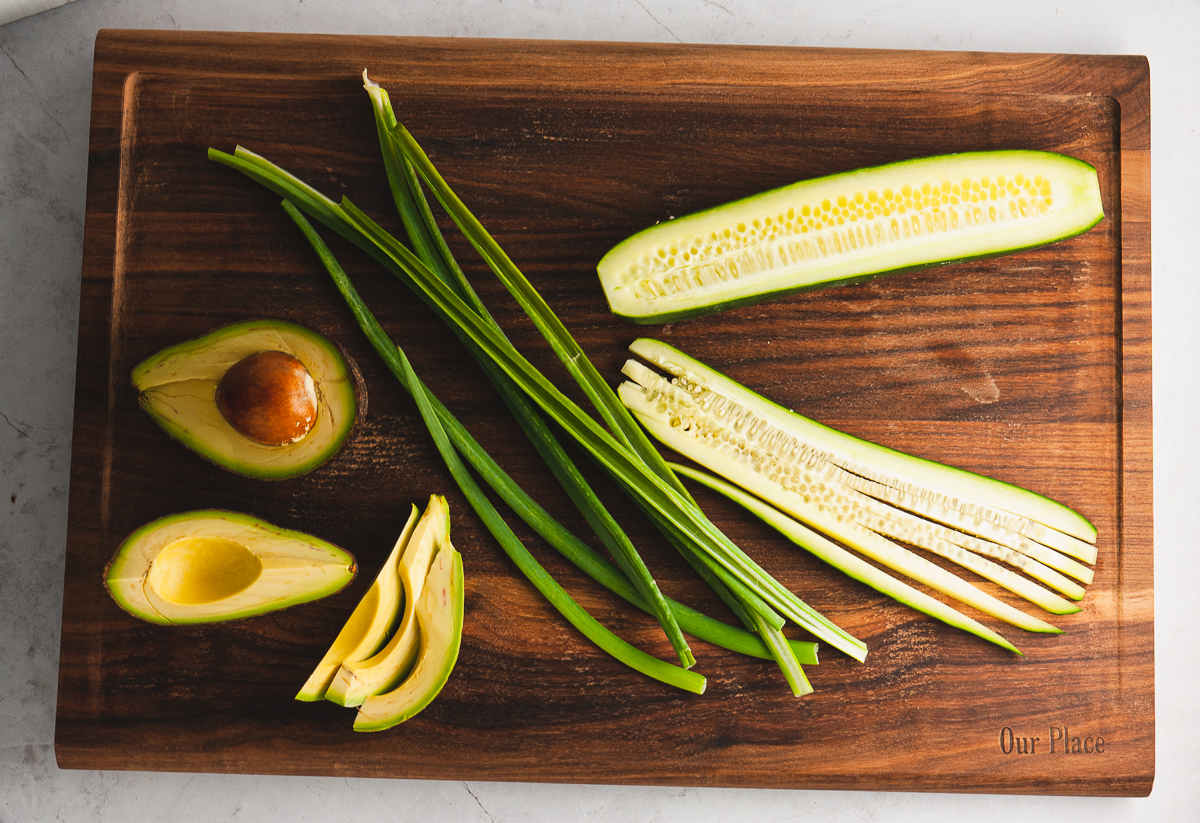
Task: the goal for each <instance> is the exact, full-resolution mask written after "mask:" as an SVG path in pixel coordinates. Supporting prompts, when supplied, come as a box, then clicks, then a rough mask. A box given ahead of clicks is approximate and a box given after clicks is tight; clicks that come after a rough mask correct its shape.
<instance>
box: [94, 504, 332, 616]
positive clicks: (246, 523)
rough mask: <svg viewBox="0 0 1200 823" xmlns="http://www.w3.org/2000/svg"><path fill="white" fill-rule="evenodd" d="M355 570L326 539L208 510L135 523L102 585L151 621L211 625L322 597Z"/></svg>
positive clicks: (134, 612)
mask: <svg viewBox="0 0 1200 823" xmlns="http://www.w3.org/2000/svg"><path fill="white" fill-rule="evenodd" d="M355 572H356V567H355V563H354V557H353V555H351V554H350V553H349V552H347V551H345V550H344V549H341V548H338V547H337V546H335V545H333V544H332V543H328V542H326V541H324V540H321V539H319V538H316V537H313V536H311V535H308V534H304V533H302V532H298V531H292V530H289V529H282V528H279V527H278V526H273V525H271V524H270V523H267V522H265V521H262V520H259V519H258V518H255V517H252V516H251V515H248V514H241V513H238V512H229V511H220V510H216V509H208V510H202V511H192V512H183V513H181V514H174V515H169V516H167V517H163V518H160V519H158V520H155V521H153V522H151V523H147V524H146V525H145V526H142V527H141V528H139V529H137V530H136V531H135V532H133V534H131V535H129V537H127V538H126V539H125V541H124V542H123V543H121V545H120V547H118V548H117V551H116V553H115V554H114V555H113V558H112V560H111V561H110V562H109V564H108V568H106V569H105V571H104V585H105V586H106V587H107V588H108V592H109V594H111V595H112V598H113V600H115V601H116V602H117V604H118V605H119V606H120V607H121V608H123V609H124V610H125V611H127V612H129V613H130V614H132V615H133V616H135V617H140V618H141V619H143V620H148V621H150V622H151V623H161V624H167V625H174V624H180V623H216V622H219V621H222V620H236V619H239V618H243V617H252V616H255V615H259V614H265V613H266V612H271V611H275V610H277V609H284V608H287V607H289V606H295V605H298V604H300V603H307V602H310V601H312V600H317V599H319V598H322V597H327V596H328V595H331V594H334V593H335V592H338V591H341V589H342V588H344V587H345V586H346V585H347V584H348V583H350V581H351V580H353V579H354V575H355Z"/></svg>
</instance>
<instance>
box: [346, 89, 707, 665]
mask: <svg viewBox="0 0 1200 823" xmlns="http://www.w3.org/2000/svg"><path fill="white" fill-rule="evenodd" d="M363 81H364V87H365V88H366V90H367V93H368V95H369V96H370V98H371V102H372V106H373V109H374V112H375V125H376V129H377V130H378V133H379V143H380V148H381V150H382V153H383V158H384V167H385V169H386V170H387V177H388V185H389V186H390V188H391V191H392V199H393V200H394V201H395V202H396V207H397V210H398V211H399V212H400V216H401V219H402V221H403V222H404V227H405V231H406V232H407V233H408V236H409V239H410V240H411V241H412V244H413V248H414V249H415V250H416V252H417V254H418V255H419V256H420V258H421V259H422V260H423V261H424V262H425V264H426V265H427V266H428V267H429V268H430V270H431V271H433V272H434V273H435V274H437V275H438V276H439V277H440V278H441V279H442V281H443V282H444V283H446V284H447V285H449V286H451V287H452V288H454V289H455V291H456V292H457V293H458V295H459V297H462V298H463V299H465V300H466V301H467V302H469V303H470V304H471V306H472V308H474V310H475V312H476V313H477V314H478V315H479V316H480V317H482V318H483V319H485V320H487V321H488V322H489V323H490V324H491V325H492V326H493V328H495V329H496V331H498V332H500V333H501V334H503V332H502V331H501V330H500V326H499V324H498V323H496V321H495V320H494V318H492V316H491V314H490V313H489V312H488V311H487V308H486V307H485V306H484V304H483V301H481V300H480V299H479V297H478V295H476V294H475V291H474V289H472V288H471V285H470V283H469V282H468V281H467V278H466V276H465V275H464V274H463V271H462V269H461V268H460V267H459V266H458V263H457V261H456V260H455V259H454V255H453V254H452V253H451V252H450V248H449V246H448V245H447V244H446V242H445V239H444V238H443V237H442V233H441V230H440V229H439V228H438V226H437V223H436V222H435V221H434V218H433V213H432V211H430V209H429V204H428V202H427V201H426V200H425V196H424V193H423V192H422V191H421V187H420V183H419V181H418V180H417V176H416V174H415V172H414V171H413V168H412V166H411V165H410V164H409V163H408V161H407V160H405V159H404V157H403V156H402V155H401V154H400V153H399V152H398V151H397V149H396V146H395V143H394V142H393V141H392V140H391V138H390V136H389V130H390V129H391V128H392V127H394V126H395V125H396V118H395V114H394V113H393V111H392V106H391V101H390V99H389V97H388V94H387V92H386V91H385V90H384V89H383V88H381V87H380V86H378V85H377V84H375V83H372V82H371V81H370V80H369V79H368V78H367V73H366V72H365V71H364V72H363ZM464 343H466V344H467V348H468V350H470V351H471V353H472V354H473V355H474V356H475V359H476V360H477V361H478V362H479V364H480V366H481V367H482V368H483V369H484V372H485V373H486V374H487V376H488V378H489V379H490V380H491V381H492V383H493V384H494V385H495V386H496V388H497V390H498V391H499V392H500V396H501V398H502V399H503V400H504V403H505V405H507V406H508V407H509V410H510V411H511V412H512V414H513V416H514V417H515V418H516V420H517V422H518V423H519V424H520V426H521V428H522V429H523V430H524V431H525V433H526V436H527V437H528V438H529V439H530V441H531V442H532V443H533V445H534V447H535V448H536V449H537V451H538V453H539V454H540V455H541V456H542V459H543V460H544V461H545V462H546V464H547V466H549V468H550V470H551V472H552V473H553V474H554V476H555V477H556V478H557V479H558V481H559V484H560V485H561V486H562V487H563V489H564V490H566V492H567V495H568V496H569V497H570V498H571V500H572V502H573V503H574V504H575V506H576V508H578V509H579V511H580V512H581V513H582V514H583V516H584V519H586V520H587V522H588V525H589V526H591V528H592V529H593V531H595V532H596V534H597V535H598V536H599V537H600V540H601V542H603V543H604V545H605V546H606V547H607V548H608V550H609V552H610V553H611V554H612V556H613V557H614V558H615V559H616V561H617V563H618V565H620V567H621V570H622V571H623V572H624V573H625V575H626V577H627V578H628V579H629V580H630V581H631V582H633V584H634V585H635V586H636V588H637V590H638V593H639V594H640V595H641V599H642V600H643V601H644V602H646V603H647V604H649V605H650V611H651V614H653V615H654V617H655V618H656V619H657V620H658V622H659V625H661V626H662V628H663V632H664V633H665V634H666V636H667V639H668V640H669V641H670V643H671V646H672V647H673V648H674V649H675V653H676V655H677V656H678V657H679V661H680V663H681V664H682V665H683V666H684V667H685V668H691V667H692V666H693V665H695V662H696V659H695V657H694V656H693V655H692V652H691V649H690V648H689V647H688V644H687V640H686V639H685V638H684V636H683V632H682V631H681V629H680V627H679V624H678V623H677V622H676V620H675V617H674V615H673V613H672V611H671V610H670V608H669V607H668V606H667V603H666V600H665V599H664V597H663V595H662V592H661V591H660V590H659V588H658V584H657V583H656V582H655V581H654V578H653V576H651V574H650V571H649V569H647V568H646V564H645V562H644V561H643V560H642V558H641V556H640V555H639V554H638V551H637V548H636V547H635V546H634V545H633V542H632V541H631V540H630V539H629V537H628V536H627V535H626V534H625V532H624V531H623V530H622V529H621V527H620V525H619V524H618V523H617V522H616V520H615V519H614V518H613V517H612V515H610V514H609V512H608V510H607V509H605V508H604V506H603V505H602V504H601V502H600V500H599V498H598V497H597V496H596V494H595V492H594V491H592V489H591V487H590V486H589V485H588V484H587V481H586V480H585V479H584V477H583V474H582V473H581V472H580V471H579V469H578V468H577V467H576V466H575V464H574V463H573V462H572V461H571V459H570V457H569V456H568V455H567V452H566V450H565V449H563V447H562V445H561V444H560V443H559V442H558V440H557V438H555V436H554V435H553V433H552V432H551V431H550V428H549V426H547V425H546V423H545V421H543V420H542V418H541V416H540V415H539V414H538V413H537V411H536V409H535V408H534V407H533V405H532V403H530V401H529V399H528V398H527V397H526V396H525V395H524V394H523V393H522V392H521V391H520V390H519V389H518V388H517V387H516V386H514V385H513V383H512V381H511V379H510V378H509V377H508V376H507V375H505V374H504V373H503V372H502V371H500V369H498V368H497V367H496V366H495V364H493V363H492V362H491V360H490V359H489V358H488V357H487V356H486V355H484V354H483V353H482V352H481V351H480V350H479V348H478V347H477V346H475V345H474V344H473V343H472V342H470V341H469V340H464Z"/></svg>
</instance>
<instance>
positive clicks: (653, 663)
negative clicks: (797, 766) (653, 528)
mask: <svg viewBox="0 0 1200 823" xmlns="http://www.w3.org/2000/svg"><path fill="white" fill-rule="evenodd" d="M283 208H284V210H285V211H287V213H288V215H289V216H290V217H291V218H292V220H293V221H295V223H296V225H297V226H299V227H300V230H301V231H302V232H303V233H304V236H305V237H306V238H307V239H308V241H309V243H310V244H311V245H312V247H313V249H314V250H315V251H316V252H317V255H318V257H320V259H321V262H322V263H323V264H324V265H325V268H326V270H327V271H328V272H329V274H330V276H331V277H332V278H333V280H334V283H335V284H336V285H337V287H338V290H339V291H341V292H342V295H343V296H344V297H345V298H346V300H347V302H349V303H350V304H351V306H352V307H354V308H357V309H358V310H365V304H363V302H362V299H361V298H360V297H359V296H358V294H357V292H356V291H355V290H354V286H353V284H351V283H350V279H349V278H348V277H347V276H346V273H345V271H344V270H343V269H342V267H341V266H340V265H339V264H338V262H337V260H336V259H335V258H334V257H333V254H332V252H330V251H329V247H328V246H326V245H325V242H324V241H323V240H322V239H321V238H320V236H319V235H318V234H317V233H316V230H315V229H314V228H313V227H312V224H311V223H309V222H308V220H306V219H305V217H304V215H303V214H301V213H300V211H299V210H298V209H297V208H296V207H295V206H294V205H293V204H292V203H290V202H288V201H286V200H285V201H284V202H283ZM355 313H356V314H357V313H358V311H356V312H355ZM368 314H369V312H368ZM360 322H361V321H360ZM368 325H374V327H376V328H378V322H377V321H374V318H371V322H370V323H369V324H368ZM391 349H392V351H394V352H395V356H394V357H393V358H388V362H389V366H393V365H394V366H396V367H398V368H395V369H393V373H395V374H396V377H397V378H398V379H399V380H400V381H401V383H402V385H403V386H404V387H405V389H407V390H408V392H409V394H411V395H412V397H413V399H414V400H415V401H416V403H417V408H418V410H419V411H420V413H421V418H422V419H423V420H424V421H425V425H426V428H428V430H429V434H430V436H432V437H433V440H434V443H435V444H436V445H437V449H438V452H439V453H440V454H441V456H442V459H443V460H444V461H445V463H446V467H447V468H448V469H449V470H450V473H451V475H453V477H454V480H455V482H456V483H458V486H459V488H460V489H462V492H463V494H464V495H465V496H466V498H467V501H468V502H469V503H470V504H471V507H472V508H473V509H474V510H475V513H476V514H477V515H479V518H480V520H482V521H483V523H484V525H485V526H486V527H487V529H488V531H490V532H491V533H492V536H493V537H495V538H496V540H497V542H499V543H500V546H501V548H503V549H504V551H505V553H506V554H507V555H508V556H509V558H511V559H512V561H513V562H514V563H515V564H516V565H517V567H518V568H519V569H520V570H521V572H522V573H523V574H524V575H525V576H526V577H527V578H528V579H529V581H530V582H531V583H533V585H534V586H535V587H536V588H537V589H538V591H540V592H541V593H542V595H543V596H544V597H545V598H546V599H547V600H548V601H549V602H550V604H551V605H552V606H554V608H555V609H557V610H558V611H559V613H560V614H562V615H563V617H565V618H566V619H567V620H568V621H569V622H570V623H571V625H573V626H575V628H577V629H579V631H580V632H582V633H583V634H584V635H585V636H586V637H587V638H588V639H589V640H591V641H592V642H593V643H595V644H596V645H597V646H599V647H600V648H601V649H603V650H604V651H605V652H607V653H608V654H610V655H612V656H613V657H615V658H616V659H617V660H619V661H621V662H622V663H624V664H625V665H627V666H629V667H630V668H633V669H635V670H637V671H639V672H641V673H643V674H645V675H647V676H648V677H652V678H654V679H655V680H659V681H661V682H663V683H667V684H669V685H672V686H676V687H678V688H680V689H684V690H686V691H689V692H693V693H695V694H703V693H704V688H705V685H706V682H707V681H706V680H705V678H704V677H703V676H702V675H700V674H697V673H695V672H690V671H688V670H686V669H683V668H680V667H679V666H673V665H671V664H669V663H664V662H663V661H661V660H659V659H658V658H657V657H654V656H652V655H649V654H646V653H645V652H643V651H641V650H640V649H638V648H636V647H634V646H631V645H630V644H628V643H626V642H625V641H624V640H621V639H620V638H619V637H617V636H616V635H615V634H613V633H612V632H611V631H609V630H608V629H606V628H605V627H604V626H603V625H602V624H601V623H600V622H599V621H597V620H596V619H595V618H594V617H592V616H591V615H590V614H588V613H587V611H585V610H584V609H583V607H582V606H580V605H579V604H578V603H577V602H575V600H574V598H572V597H571V595H569V594H568V593H567V592H566V591H565V590H564V589H563V588H562V586H560V585H559V584H558V582H557V581H555V580H554V578H553V577H552V576H551V575H550V573H549V572H547V571H546V570H545V568H544V567H543V566H542V565H541V564H540V563H538V561H537V559H536V558H534V556H533V555H532V554H530V553H529V550H528V549H526V548H525V546H524V545H522V543H521V541H520V540H519V539H517V536H516V535H515V534H513V532H512V529H510V528H509V526H508V524H507V523H505V522H504V519H503V518H502V517H501V516H500V514H499V512H497V511H496V509H495V507H494V506H493V505H492V503H491V501H490V500H488V499H487V496H486V495H485V494H484V493H483V490H482V489H480V488H479V484H478V483H476V482H475V478H474V477H472V476H471V473H470V472H469V471H468V470H467V467H466V466H465V465H464V464H463V462H462V460H461V459H460V458H459V455H458V452H457V451H455V448H454V446H453V444H451V442H450V438H449V437H448V436H447V434H446V430H445V429H444V428H443V427H442V424H441V420H440V416H439V414H438V412H437V411H436V410H435V409H434V406H433V402H432V396H431V395H430V394H429V393H428V390H427V389H426V388H425V386H424V384H423V383H422V382H421V381H420V379H419V378H418V377H417V375H416V374H415V373H414V372H413V370H412V365H411V364H410V363H409V362H408V358H407V357H406V356H405V355H404V351H403V350H402V349H401V348H399V347H398V346H392V347H391Z"/></svg>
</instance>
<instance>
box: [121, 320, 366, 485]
mask: <svg viewBox="0 0 1200 823" xmlns="http://www.w3.org/2000/svg"><path fill="white" fill-rule="evenodd" d="M131 381H132V383H133V386H134V388H136V389H137V391H138V404H139V405H140V406H141V407H142V409H144V410H145V411H146V413H147V414H149V415H150V417H151V418H152V419H153V420H154V422H155V423H157V424H158V425H159V426H160V427H161V428H162V429H163V430H164V431H166V433H167V434H169V435H170V436H171V437H173V438H174V439H176V440H178V441H179V442H180V443H182V444H183V445H184V446H187V447H188V448H189V449H191V450H192V451H194V452H196V453H197V454H199V455H200V456H202V457H204V458H206V459H208V460H210V461H212V462H213V463H216V464H217V465H219V466H222V467H223V468H226V469H228V470H230V471H232V472H235V473H237V474H242V475H246V476H247V477H255V478H260V479H266V480H278V479H282V478H285V477H294V476H296V475H300V474H304V473H306V472H309V471H312V470H313V469H315V468H316V467H317V466H319V465H321V464H322V463H324V462H325V461H326V460H328V459H329V458H330V457H332V456H333V455H334V454H336V453H337V452H338V451H339V450H340V449H341V447H342V446H343V445H344V444H345V442H346V439H347V437H349V435H350V433H351V431H352V430H353V429H354V426H355V424H356V422H357V420H358V418H359V416H360V415H361V413H362V409H363V407H364V406H365V396H366V395H365V392H364V391H363V384H362V378H361V376H360V375H359V373H358V369H357V368H356V366H355V365H354V363H353V361H351V360H349V359H348V358H346V357H345V356H344V355H343V354H342V352H341V350H340V349H339V348H338V347H337V346H336V345H335V344H334V343H333V342H332V341H331V340H329V339H328V338H326V337H325V336H323V335H321V334H320V333H318V332H316V331H314V330H312V329H309V328H307V327H305V326H301V325H299V324H297V323H292V322H290V321H286V320H273V319H266V320H250V321H246V322H242V323H235V324H233V325H229V326H225V327H223V328H220V329H217V330H215V331H213V332H210V333H208V334H206V335H204V336H203V337H199V338H196V339H194V340H188V341H186V342H183V343H178V344H176V345H173V346H169V347H167V348H165V349H163V350H161V351H159V352H158V353H156V354H154V355H151V356H150V357H148V358H146V359H145V360H143V361H142V362H141V363H139V364H138V365H137V366H136V367H135V368H134V369H133V372H132V374H131Z"/></svg>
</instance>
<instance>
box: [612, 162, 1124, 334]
mask: <svg viewBox="0 0 1200 823" xmlns="http://www.w3.org/2000/svg"><path fill="white" fill-rule="evenodd" d="M1103 217H1104V210H1103V205H1102V202H1101V197H1100V185H1099V181H1098V178H1097V174H1096V170H1095V169H1094V168H1092V166H1090V165H1088V164H1087V163H1084V162H1083V161H1081V160H1076V159H1075V158H1072V157H1066V156H1064V155H1061V154H1050V153H1048V152H1037V151H990V152H969V153H963V154H948V155H942V156H939V157H926V158H920V159H916V160H907V161H904V162H900V163H891V164H888V165H884V166H876V167H873V168H866V169H860V170H857V171H850V172H845V173H842V174H834V175H830V176H828V177H821V178H817V179H814V180H805V181H801V182H799V183H794V184H792V185H789V186H784V187H783V188H779V189H774V190H772V191H768V192H764V193H762V194H757V195H754V196H751V197H747V198H745V199H743V200H738V201H735V202H732V203H727V204H725V205H721V206H716V207H714V208H710V209H707V210H705V211H700V212H697V213H695V214H690V215H687V216H685V217H680V218H677V219H673V220H664V221H662V222H660V223H657V224H656V225H654V226H652V227H650V228H648V229H646V230H644V231H642V232H639V233H638V234H635V235H633V236H632V237H630V238H628V239H627V240H625V241H623V242H621V243H619V244H618V245H617V246H615V247H614V248H613V249H612V250H611V251H609V252H608V254H606V255H605V256H604V258H603V259H602V260H601V261H600V263H599V265H598V266H597V272H598V274H599V276H600V282H601V285H602V286H603V288H604V294H605V296H606V297H607V298H608V302H609V306H610V308H611V309H612V311H613V312H614V313H615V314H617V315H620V316H623V317H625V318H627V319H629V320H632V321H634V322H637V323H666V322H670V321H674V320H683V319H686V318H689V317H695V316H699V315H703V314H710V313H712V312H717V311H721V310H724V309H729V308H733V307H736V306H741V305H747V304H751V303H756V302H759V301H762V300H766V299H768V298H771V297H776V296H781V295H785V294H790V293H793V292H798V291H804V290H807V289H814V288H822V287H827V286H835V285H839V284H842V283H851V282H855V281H859V280H865V279H869V278H873V277H878V276H880V275H883V274H890V273H892V272H897V271H905V270H909V269H914V268H922V267H925V266H931V265H936V264H940V263H949V262H954V261H958V260H967V259H973V258H979V257H988V256H992V255H996V254H1003V253H1007V252H1012V251H1017V250H1019V249H1025V248H1030V247H1034V246H1041V245H1044V244H1047V243H1052V242H1055V241H1057V240H1061V239H1064V238H1066V237H1070V236H1072V235H1075V234H1078V233H1080V232H1084V231H1086V230H1087V229H1089V228H1091V227H1092V226H1094V225H1095V224H1096V223H1098V222H1100V220H1101V219H1103Z"/></svg>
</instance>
